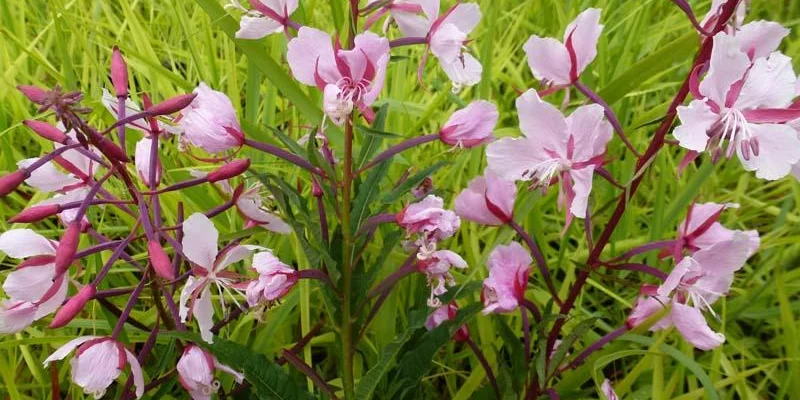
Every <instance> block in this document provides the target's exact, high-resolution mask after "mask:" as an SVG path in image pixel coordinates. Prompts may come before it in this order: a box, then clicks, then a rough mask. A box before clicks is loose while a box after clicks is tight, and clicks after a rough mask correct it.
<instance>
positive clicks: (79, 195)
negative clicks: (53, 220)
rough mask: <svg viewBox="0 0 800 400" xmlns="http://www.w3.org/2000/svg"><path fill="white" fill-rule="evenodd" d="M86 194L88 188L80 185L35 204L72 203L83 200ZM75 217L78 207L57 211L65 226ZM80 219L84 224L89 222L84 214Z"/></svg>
mask: <svg viewBox="0 0 800 400" xmlns="http://www.w3.org/2000/svg"><path fill="white" fill-rule="evenodd" d="M88 194H89V188H88V187H85V186H82V187H79V188H76V189H73V190H70V191H69V192H67V193H65V194H57V195H55V196H53V197H51V198H49V199H47V200H44V201H42V202H40V203H39V204H37V205H41V206H44V205H49V204H67V203H73V202H77V201H83V200H84V199H86V196H87V195H88ZM101 207H102V206H101ZM77 217H78V208H77V207H75V208H70V209H66V210H64V211H62V212H60V213H58V218H59V219H60V220H61V223H63V224H64V225H65V226H66V225H69V224H70V223H72V222H73V221H75V218H77ZM81 221H82V223H84V224H87V225H88V224H89V218H88V217H87V216H86V214H84V215H83V218H81Z"/></svg>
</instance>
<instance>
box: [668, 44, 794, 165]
mask: <svg viewBox="0 0 800 400" xmlns="http://www.w3.org/2000/svg"><path fill="white" fill-rule="evenodd" d="M796 80H797V78H796V76H795V73H794V70H793V69H792V63H791V59H790V58H789V57H786V56H785V55H783V54H781V53H779V52H773V53H771V54H769V56H768V57H764V58H759V59H756V60H755V61H753V62H752V63H751V61H750V58H749V57H748V55H747V54H746V53H745V52H744V51H742V49H741V43H740V40H739V38H738V36H730V35H728V34H726V33H724V32H721V33H718V34H717V35H716V36H714V48H713V50H712V52H711V59H710V65H709V70H708V74H706V76H705V77H704V78H703V81H702V82H701V83H700V84H699V86H695V87H694V88H693V94H694V96H695V100H693V101H692V102H691V103H689V105H688V106H681V107H678V117H679V118H680V120H681V125H680V126H678V127H677V128H675V130H674V131H673V135H674V136H675V138H677V139H678V141H679V142H680V145H681V146H682V147H684V148H686V149H688V150H692V151H695V152H702V151H703V150H708V151H709V153H711V155H712V157H713V159H714V160H717V159H719V158H720V157H722V156H725V157H727V158H730V157H731V156H732V155H733V153H734V152H736V154H737V156H738V157H739V159H740V160H741V162H742V165H743V166H744V168H745V170H747V171H756V177H758V178H762V179H767V180H776V179H779V178H782V177H784V176H786V175H787V174H788V173H789V172H790V171H791V167H792V165H793V164H795V163H796V162H798V161H800V139H798V135H797V132H796V131H795V130H794V129H793V128H792V127H791V126H790V125H787V124H785V122H789V121H791V120H793V119H795V118H797V117H798V116H800V110H793V109H790V108H788V107H789V106H790V104H791V101H792V99H793V98H794V96H795V84H796ZM725 142H727V144H728V147H727V149H725V148H724V145H725Z"/></svg>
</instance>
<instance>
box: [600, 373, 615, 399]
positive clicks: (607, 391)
mask: <svg viewBox="0 0 800 400" xmlns="http://www.w3.org/2000/svg"><path fill="white" fill-rule="evenodd" d="M600 390H601V391H602V392H603V396H605V397H606V400H619V396H617V392H615V391H614V387H613V386H611V381H610V380H608V378H606V379H604V380H603V384H602V385H600Z"/></svg>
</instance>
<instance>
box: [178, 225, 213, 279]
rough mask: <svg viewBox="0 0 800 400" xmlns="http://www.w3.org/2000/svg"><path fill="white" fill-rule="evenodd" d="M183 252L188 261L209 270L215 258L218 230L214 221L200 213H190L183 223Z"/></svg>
mask: <svg viewBox="0 0 800 400" xmlns="http://www.w3.org/2000/svg"><path fill="white" fill-rule="evenodd" d="M183 232H184V237H183V242H182V245H183V254H184V255H185V256H186V258H188V259H189V261H191V262H193V263H195V264H197V265H199V266H201V267H203V268H205V269H207V270H209V271H210V270H211V269H212V267H213V265H214V260H215V259H216V258H217V241H218V240H219V232H218V231H217V228H216V227H214V223H213V222H211V220H209V219H208V217H206V216H205V215H203V214H201V213H194V214H192V215H191V216H190V217H189V218H188V219H186V221H184V223H183Z"/></svg>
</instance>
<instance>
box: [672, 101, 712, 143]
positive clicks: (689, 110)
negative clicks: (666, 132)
mask: <svg viewBox="0 0 800 400" xmlns="http://www.w3.org/2000/svg"><path fill="white" fill-rule="evenodd" d="M678 118H680V120H681V125H679V126H678V127H677V128H675V130H674V131H672V135H673V136H675V138H676V139H678V141H679V143H680V145H681V147H683V148H685V149H689V150H692V151H697V152H701V151H704V150H705V149H706V146H707V145H708V134H707V132H708V129H709V128H711V125H713V124H714V123H715V122H716V121H717V120H718V119H719V116H718V115H717V114H715V113H714V112H713V111H711V107H709V106H708V104H706V103H705V102H704V101H702V100H692V102H691V103H689V105H688V106H679V107H678Z"/></svg>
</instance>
